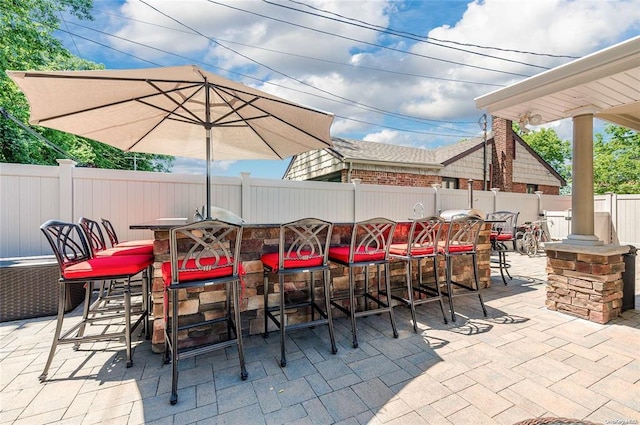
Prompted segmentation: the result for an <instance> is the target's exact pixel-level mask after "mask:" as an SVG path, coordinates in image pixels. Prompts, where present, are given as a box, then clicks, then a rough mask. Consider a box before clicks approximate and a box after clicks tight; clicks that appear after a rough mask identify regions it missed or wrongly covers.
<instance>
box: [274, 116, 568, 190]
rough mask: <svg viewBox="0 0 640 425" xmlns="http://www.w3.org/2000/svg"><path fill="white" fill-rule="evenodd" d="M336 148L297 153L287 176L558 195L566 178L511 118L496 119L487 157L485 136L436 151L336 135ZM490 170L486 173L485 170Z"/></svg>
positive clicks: (489, 136)
mask: <svg viewBox="0 0 640 425" xmlns="http://www.w3.org/2000/svg"><path fill="white" fill-rule="evenodd" d="M333 143H334V146H333V147H332V148H326V149H322V150H315V151H309V152H305V153H303V154H299V155H295V156H294V157H293V158H292V159H291V162H290V163H289V166H288V167H287V170H286V171H285V175H284V178H285V179H288V180H319V181H335V182H343V183H346V182H350V181H351V180H352V179H360V180H361V181H362V183H370V184H381V185H396V186H430V185H432V184H435V183H438V184H441V185H442V187H445V188H450V189H463V188H467V187H468V182H469V180H473V186H474V189H477V190H482V189H483V188H484V187H483V183H482V182H483V180H484V175H486V177H487V187H488V188H492V187H497V188H500V190H501V191H503V192H517V193H533V192H535V191H538V190H540V191H542V192H543V193H545V194H549V195H557V194H559V192H560V187H562V186H564V185H566V181H565V180H564V179H563V178H562V176H560V175H559V174H558V173H557V172H556V171H555V170H554V169H553V168H552V167H551V166H550V165H549V164H548V163H547V162H546V161H544V160H543V159H542V158H541V157H540V156H539V155H538V154H537V153H536V152H535V151H534V150H533V149H531V147H529V145H527V144H526V143H525V142H524V140H522V138H521V137H520V136H518V135H517V134H515V133H514V132H513V130H512V128H511V121H508V120H505V119H502V118H495V117H494V119H493V121H492V131H491V133H490V134H489V135H488V137H487V148H486V158H487V160H486V161H485V160H484V155H483V153H484V152H485V149H484V143H483V139H482V138H473V139H468V140H463V141H460V142H457V143H454V144H452V145H448V146H442V147H439V148H436V149H421V148H411V147H406V146H398V145H390V144H385V143H376V142H366V141H362V140H348V139H342V138H338V137H334V138H333ZM483 170H486V172H483Z"/></svg>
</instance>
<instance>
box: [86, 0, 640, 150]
mask: <svg viewBox="0 0 640 425" xmlns="http://www.w3.org/2000/svg"><path fill="white" fill-rule="evenodd" d="M146 2H147V3H149V4H150V5H152V6H153V7H156V8H158V9H159V10H161V11H162V12H164V13H166V14H167V15H170V16H171V17H173V18H174V19H175V20H177V21H179V22H182V23H184V24H185V25H186V26H188V27H191V28H193V29H195V30H197V31H199V32H201V33H203V34H205V35H206V36H208V37H212V38H215V39H216V40H219V42H220V43H222V44H224V45H226V46H227V47H229V48H230V49H233V50H235V51H237V52H239V53H241V54H242V55H244V56H241V55H238V54H236V53H234V52H233V51H231V50H228V49H225V48H223V47H221V46H220V45H219V44H216V43H214V42H211V41H210V40H207V39H206V38H205V37H202V36H198V35H193V34H189V33H188V32H189V30H188V29H187V28H186V27H185V26H181V25H179V24H178V23H177V22H175V21H173V20H171V19H168V18H166V17H164V16H162V15H161V14H159V13H158V12H157V11H155V10H153V9H152V8H151V7H149V6H147V5H145V4H144V3H142V2H140V1H134V0H128V1H127V2H126V3H124V5H122V6H121V7H120V9H119V12H118V13H120V14H122V15H124V16H126V17H128V18H130V19H131V20H123V19H119V18H117V17H113V16H111V17H109V19H106V20H104V24H105V25H107V26H113V25H115V26H116V27H117V33H118V35H119V36H121V37H122V38H123V39H124V40H117V41H114V39H109V38H107V39H105V40H108V41H109V42H111V43H113V45H114V47H116V48H118V49H120V50H126V51H130V52H132V53H133V54H136V55H139V56H141V57H144V58H147V59H152V60H154V61H157V62H159V63H163V64H166V65H169V64H176V63H180V64H183V63H187V62H189V61H190V59H193V60H192V61H191V62H194V61H198V62H204V65H203V64H202V63H199V65H202V66H206V67H208V68H210V69H211V70H212V71H213V72H217V73H220V74H223V75H225V74H226V75H225V76H227V77H230V78H232V79H235V80H239V81H243V82H245V83H247V84H250V85H252V86H256V87H258V88H260V89H263V90H265V91H268V92H271V93H273V94H276V95H278V96H281V97H284V98H286V99H289V100H292V101H295V102H299V103H302V104H305V105H308V106H312V107H315V108H318V109H322V110H325V111H328V112H332V113H334V114H335V115H336V116H337V117H336V119H335V121H334V125H333V127H332V133H333V135H335V136H342V135H346V136H348V137H361V138H365V137H366V138H368V140H376V141H385V142H387V143H398V144H408V145H416V144H423V145H425V146H427V145H434V144H442V143H451V142H453V141H456V140H457V138H455V137H450V138H444V139H443V138H437V137H435V136H433V135H429V134H419V133H404V132H400V131H398V130H392V129H388V128H382V127H376V126H371V125H367V124H366V122H370V123H380V124H384V125H386V126H388V127H392V128H396V129H402V128H411V129H413V130H414V131H422V132H426V133H430V132H436V133H445V132H447V131H448V132H449V133H450V134H460V138H463V137H471V136H472V135H475V134H476V133H477V131H478V126H477V125H476V124H475V123H476V121H477V119H478V117H479V116H480V115H481V114H482V111H478V110H477V109H476V108H475V104H474V101H473V99H474V97H477V96H480V95H482V94H486V93H488V92H490V91H493V90H495V89H497V88H499V87H497V86H491V85H479V84H471V83H469V82H484V83H487V84H499V85H507V84H510V83H513V82H515V81H519V80H521V79H523V78H524V77H523V76H522V75H534V74H537V73H539V72H541V71H542V70H543V69H542V68H535V67H531V66H528V65H524V64H518V63H510V62H505V61H500V60H497V59H495V58H490V57H487V56H482V55H474V54H471V53H469V52H468V50H472V51H477V52H481V53H483V54H485V55H494V56H501V57H507V58H509V59H512V60H517V61H522V62H526V63H531V64H535V65H539V66H543V67H553V66H557V65H559V64H561V63H565V62H567V61H569V60H570V59H567V58H552V57H548V56H532V55H524V54H521V53H513V52H504V51H498V50H486V49H478V48H474V47H471V46H469V44H476V45H485V46H497V47H501V48H504V49H514V50H520V51H529V52H540V53H551V54H556V55H571V56H576V57H579V56H584V55H585V54H588V53H591V52H593V51H596V50H599V49H601V48H604V47H606V46H609V45H611V44H614V43H616V42H619V41H621V40H623V39H626V38H630V37H631V36H633V35H635V34H637V33H638V32H640V0H617V1H613V0H538V1H508V0H483V1H480V0H478V1H472V2H469V3H468V4H467V7H466V10H465V11H464V13H463V14H461V15H460V16H457V17H449V19H448V21H447V23H444V22H443V23H441V24H439V26H437V27H425V26H415V25H414V24H412V26H411V27H407V28H404V27H402V25H403V23H404V22H403V21H402V20H399V19H400V17H401V16H405V15H401V14H400V13H401V12H403V13H407V10H411V11H412V12H414V14H418V16H420V15H419V14H423V16H425V22H426V18H427V17H430V16H431V15H430V14H431V13H432V12H433V11H432V8H433V7H438V6H437V4H438V3H433V2H396V1H369V2H357V1H336V0H333V1H329V0H326V1H325V0H304V2H303V3H306V4H309V5H313V6H314V7H316V8H317V9H321V10H330V11H332V12H335V13H336V14H339V15H342V16H345V17H353V18H356V19H358V20H361V21H364V22H369V23H371V24H374V25H379V26H381V27H385V26H388V25H393V26H395V27H396V28H397V29H402V30H407V31H409V32H413V33H422V34H427V33H428V35H429V37H432V38H436V39H441V40H453V41H456V42H459V43H462V44H463V45H453V44H450V46H452V47H455V49H447V48H443V47H439V46H436V45H434V44H427V43H415V42H414V41H413V40H410V39H405V38H398V37H391V36H389V35H382V34H380V33H376V32H374V31H370V30H367V29H364V28H361V27H358V26H348V25H345V24H344V23H340V22H337V21H335V20H328V19H321V18H319V17H317V16H312V15H309V14H304V13H299V12H295V11H292V10H289V9H287V8H284V7H278V6H274V5H271V4H269V3H267V2H262V1H249V0H242V1H240V0H237V1H233V2H226V3H224V4H225V5H226V6H228V7H225V6H221V5H219V4H216V3H215V2H213V1H211V2H209V1H205V0H188V1H166V0H164V1H163V0H146ZM98 4H99V5H100V7H105V6H104V3H101V2H98ZM107 4H108V3H107ZM279 4H281V5H284V6H288V7H289V6H290V7H296V8H300V9H303V10H306V11H309V12H313V13H321V12H318V11H317V10H313V9H311V8H308V7H305V6H304V4H299V3H297V2H281V3H279ZM234 8H235V9H234ZM413 9H415V11H414V10H413ZM266 17H274V18H276V19H278V20H279V21H278V20H273V19H268V18H266ZM332 17H334V18H335V17H336V16H335V15H334V16H332ZM414 19H415V17H414ZM418 21H420V20H419V19H418V20H414V21H412V22H414V23H415V22H418ZM147 22H149V23H153V24H156V25H155V26H154V25H149V24H148V23H147ZM287 22H293V23H295V24H297V25H298V26H292V25H290V24H288V23H287ZM420 22H421V21H420ZM429 22H431V21H429ZM390 23H391V24H390ZM158 25H161V26H158ZM303 27H309V28H315V29H317V30H319V31H322V32H318V31H311V30H309V29H305V28H303ZM169 28H173V29H169ZM331 34H335V35H339V36H340V37H342V38H338V37H334V36H332V35H331ZM348 38H351V39H354V40H361V41H362V42H364V43H362V42H358V41H353V40H349V39H348ZM125 40H134V41H136V42H138V43H141V44H148V45H152V46H154V47H156V48H157V49H160V50H162V51H165V52H172V53H175V54H176V55H180V56H183V58H180V57H176V56H172V55H170V54H167V53H161V52H160V51H149V49H147V48H144V47H141V46H140V45H135V44H131V43H128V42H126V41H125ZM232 42H233V43H232ZM237 43H241V44H242V45H241V44H237ZM365 43H372V44H386V45H387V46H389V47H391V48H394V49H404V50H410V51H411V52H412V53H414V55H410V54H406V53H402V52H399V51H393V50H389V49H380V48H375V47H372V46H370V45H367V44H365ZM457 49H458V50H457ZM459 49H464V50H467V52H465V51H462V50H459ZM279 52H287V53H288V54H286V55H285V54H282V53H279ZM416 55H421V56H416ZM305 56H306V57H305ZM185 57H186V58H185ZM247 57H250V58H252V59H253V60H255V61H256V62H259V63H261V64H264V65H266V66H267V67H269V68H271V69H269V68H265V67H262V66H260V65H258V64H256V63H255V62H252V61H250V60H248V59H247ZM310 58H317V59H321V60H314V59H310ZM430 58H431V59H430ZM433 58H439V59H441V60H434V59H433ZM465 65H466V66H465ZM216 67H218V68H216ZM371 68H380V69H384V70H386V71H389V72H378V71H375V70H372V69H371ZM482 68H490V69H495V70H498V71H503V72H492V71H489V70H486V69H482ZM228 69H233V70H234V71H237V72H239V73H241V74H242V75H238V74H233V73H231V74H227V72H226V71H225V70H228ZM276 71H279V72H280V73H278V72H276ZM510 73H511V74H510ZM282 74H286V76H285V75H282ZM512 74H521V75H512ZM248 77H254V78H255V79H251V78H248ZM288 77H292V78H295V79H296V80H297V81H296V80H291V79H290V78H288ZM427 77H435V78H436V79H434V78H427ZM446 80H464V81H467V83H462V82H453V81H446ZM310 86H314V87H317V88H319V89H320V90H316V89H314V88H313V87H310ZM291 89H294V90H291ZM307 93H310V94H311V95H310V94H307ZM332 94H335V96H332ZM367 106H369V107H370V108H367ZM372 108H373V109H372ZM374 109H377V110H378V111H377V112H376V111H375V110H374ZM380 111H390V112H392V113H395V114H404V115H411V116H416V117H422V118H426V119H432V120H445V121H455V122H460V121H464V122H470V124H465V125H463V124H459V125H458V124H454V125H449V126H448V125H446V124H443V123H437V122H434V123H432V124H433V125H428V124H426V123H425V124H422V125H418V124H416V123H415V122H412V121H399V120H397V119H394V118H393V117H390V116H385V115H383V114H381V113H380ZM340 117H351V118H354V119H356V120H359V121H361V122H357V121H348V120H344V119H341V118H340ZM554 125H558V128H559V129H561V128H563V127H562V125H563V124H554ZM450 127H455V128H456V129H457V130H459V131H457V132H456V131H453V129H452V128H450ZM460 130H462V131H460ZM562 137H563V138H569V139H570V138H571V137H572V136H571V134H568V135H566V134H565V135H564V136H562Z"/></svg>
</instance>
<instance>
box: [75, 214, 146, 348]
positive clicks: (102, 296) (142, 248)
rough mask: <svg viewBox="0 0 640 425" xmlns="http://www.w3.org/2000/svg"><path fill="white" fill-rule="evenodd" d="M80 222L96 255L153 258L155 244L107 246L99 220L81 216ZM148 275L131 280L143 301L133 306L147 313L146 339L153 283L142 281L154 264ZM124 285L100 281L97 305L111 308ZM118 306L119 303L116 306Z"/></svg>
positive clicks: (131, 286)
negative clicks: (144, 283) (143, 282)
mask: <svg viewBox="0 0 640 425" xmlns="http://www.w3.org/2000/svg"><path fill="white" fill-rule="evenodd" d="M78 224H79V225H80V227H81V228H82V230H83V231H84V234H85V237H86V238H87V242H88V244H89V248H90V249H91V251H92V254H93V256H94V257H111V256H121V255H146V256H148V257H149V258H151V259H152V260H153V245H131V246H115V247H112V248H107V246H106V242H105V240H104V235H103V234H102V230H101V229H100V225H99V224H98V222H97V221H94V220H91V219H88V218H86V217H80V219H79V220H78ZM143 274H145V275H146V276H143V277H142V279H134V280H131V281H130V285H129V288H130V291H131V293H132V295H140V296H141V301H140V302H139V303H133V304H132V308H133V309H134V310H135V309H139V310H140V312H142V313H144V314H145V317H146V320H145V321H144V333H145V337H146V339H149V338H150V337H151V323H150V322H149V320H150V318H149V316H150V308H149V306H150V305H151V285H143V284H142V281H143V280H147V281H148V276H152V275H153V266H152V265H151V266H149V267H148V268H147V270H145V271H144V272H143ZM123 289H124V288H123V285H122V282H121V281H119V280H103V281H101V282H100V286H99V289H98V298H97V300H96V301H95V303H96V305H98V304H102V307H103V308H109V306H108V304H109V303H112V302H113V301H114V300H118V297H121V296H122V294H123V292H122V291H123ZM113 308H118V307H117V305H116V307H113Z"/></svg>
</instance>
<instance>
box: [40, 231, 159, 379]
mask: <svg viewBox="0 0 640 425" xmlns="http://www.w3.org/2000/svg"><path fill="white" fill-rule="evenodd" d="M40 230H41V231H42V232H43V233H44V235H45V237H46V238H47V241H48V242H49V244H50V245H51V248H52V249H53V252H54V254H55V256H56V260H57V261H58V265H59V267H60V279H59V294H60V296H59V304H58V317H57V322H56V329H55V332H54V337H53V343H52V344H51V350H50V351H49V357H48V358H47V362H46V364H45V367H44V371H43V372H42V374H41V375H40V377H39V379H40V381H44V380H45V379H46V378H47V374H48V372H49V368H50V366H51V362H52V360H53V357H54V355H55V353H56V349H57V346H58V344H74V345H75V346H76V347H77V346H78V345H80V344H81V343H84V342H97V341H107V340H114V339H117V340H120V339H122V338H124V340H125V348H126V366H127V367H131V365H132V364H133V360H132V350H131V335H132V332H133V331H134V330H135V329H136V327H138V326H139V325H140V324H141V323H143V322H144V321H145V320H146V312H139V313H140V314H139V315H138V316H139V317H138V320H137V321H136V322H135V323H134V324H132V316H133V315H134V314H136V312H133V311H132V308H131V289H130V286H131V285H130V282H131V279H132V277H134V276H136V275H139V274H143V272H144V271H146V270H147V269H148V268H149V267H150V266H151V265H152V264H153V258H152V257H150V256H148V255H120V256H106V257H94V256H93V255H92V251H91V250H90V249H89V245H88V243H87V240H86V237H85V235H84V232H83V231H82V229H81V227H80V226H79V225H77V224H74V223H65V222H62V221H57V220H49V221H47V222H46V223H44V224H43V225H42V226H40ZM143 275H145V274H143ZM147 279H148V275H145V278H144V279H143V285H144V287H145V289H144V290H145V291H146V288H147V287H148V284H149V282H148V281H147ZM104 280H106V281H111V280H118V281H121V282H123V283H122V295H121V297H120V300H121V303H122V304H121V305H120V306H118V308H117V309H112V308H109V309H104V308H102V304H100V303H96V302H93V303H92V294H93V289H94V282H96V281H104ZM79 284H85V287H86V295H85V303H84V307H83V315H82V320H81V321H80V322H79V323H77V324H75V325H74V326H72V327H71V328H70V329H68V330H66V331H65V332H64V334H63V333H62V327H63V322H64V307H65V303H66V299H65V298H66V294H67V291H66V286H67V285H79ZM87 324H91V325H95V326H99V325H103V326H104V327H103V326H100V328H101V329H102V331H101V332H96V333H91V334H85V326H86V325H87ZM114 327H116V328H121V329H122V330H118V331H112V329H113V328H114Z"/></svg>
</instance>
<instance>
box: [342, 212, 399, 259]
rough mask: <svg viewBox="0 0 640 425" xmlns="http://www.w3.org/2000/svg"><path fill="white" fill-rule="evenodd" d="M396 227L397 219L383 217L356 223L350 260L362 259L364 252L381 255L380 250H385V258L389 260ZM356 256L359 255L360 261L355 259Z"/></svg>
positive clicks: (352, 236) (352, 235)
mask: <svg viewBox="0 0 640 425" xmlns="http://www.w3.org/2000/svg"><path fill="white" fill-rule="evenodd" d="M395 228H396V222H395V221H392V220H389V219H387V218H382V217H377V218H372V219H369V220H364V221H360V222H358V223H355V224H354V225H353V230H352V232H351V246H350V248H349V262H350V263H353V262H358V261H362V258H361V256H362V255H363V254H371V255H378V256H379V254H380V252H384V260H388V259H389V247H390V246H391V240H392V239H393V232H394V231H395ZM356 256H358V257H359V259H358V261H356V260H355V257H356Z"/></svg>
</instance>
